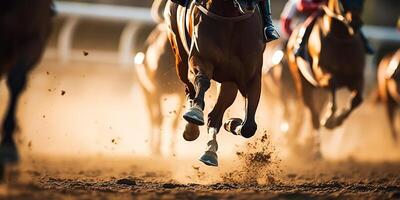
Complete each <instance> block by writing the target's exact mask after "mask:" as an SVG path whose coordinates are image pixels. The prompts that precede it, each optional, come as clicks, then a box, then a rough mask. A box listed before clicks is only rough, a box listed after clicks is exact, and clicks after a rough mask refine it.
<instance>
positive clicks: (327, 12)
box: [322, 5, 355, 35]
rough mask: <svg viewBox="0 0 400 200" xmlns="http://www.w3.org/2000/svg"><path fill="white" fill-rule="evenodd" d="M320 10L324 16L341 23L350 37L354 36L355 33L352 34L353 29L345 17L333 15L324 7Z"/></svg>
mask: <svg viewBox="0 0 400 200" xmlns="http://www.w3.org/2000/svg"><path fill="white" fill-rule="evenodd" d="M322 9H323V10H324V12H325V14H326V15H328V16H329V17H331V18H334V19H336V20H339V21H340V22H342V23H343V24H344V25H345V26H346V27H347V30H348V32H349V33H350V35H354V33H355V32H354V29H353V27H351V26H350V22H349V21H348V20H347V19H346V18H345V17H343V15H340V14H336V13H334V12H333V11H332V10H331V9H329V8H328V7H327V6H326V5H323V6H322Z"/></svg>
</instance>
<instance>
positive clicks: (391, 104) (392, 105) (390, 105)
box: [386, 95, 397, 143]
mask: <svg viewBox="0 0 400 200" xmlns="http://www.w3.org/2000/svg"><path fill="white" fill-rule="evenodd" d="M396 106H397V105H396V102H395V101H394V100H393V99H392V98H391V97H390V96H389V95H388V100H387V102H386V113H387V116H388V119H389V126H390V132H391V133H392V138H393V141H394V142H395V143H397V133H396V128H395V113H396Z"/></svg>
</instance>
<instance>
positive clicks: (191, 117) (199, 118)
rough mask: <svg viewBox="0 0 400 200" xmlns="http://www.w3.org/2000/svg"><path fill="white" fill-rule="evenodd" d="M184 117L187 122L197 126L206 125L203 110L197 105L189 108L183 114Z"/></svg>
mask: <svg viewBox="0 0 400 200" xmlns="http://www.w3.org/2000/svg"><path fill="white" fill-rule="evenodd" d="M183 118H184V119H185V120H186V121H187V122H189V123H192V124H195V125H197V126H203V125H204V114H203V111H202V110H201V109H200V108H199V107H197V106H193V107H191V108H189V110H188V111H187V112H186V113H185V114H184V115H183Z"/></svg>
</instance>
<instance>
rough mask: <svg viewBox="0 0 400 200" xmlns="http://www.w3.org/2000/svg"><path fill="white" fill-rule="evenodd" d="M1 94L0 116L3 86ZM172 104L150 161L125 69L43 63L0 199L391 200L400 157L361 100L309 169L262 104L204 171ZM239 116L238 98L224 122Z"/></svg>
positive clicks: (24, 106)
mask: <svg viewBox="0 0 400 200" xmlns="http://www.w3.org/2000/svg"><path fill="white" fill-rule="evenodd" d="M91 56H95V55H91ZM0 91H1V97H2V101H1V104H0V111H1V112H2V113H4V109H5V105H6V103H5V102H6V100H7V92H6V90H5V87H4V82H3V83H2V84H1V85H0ZM175 102H176V100H175V99H174V97H166V98H165V100H164V104H165V106H164V109H163V110H164V113H165V114H164V115H165V118H166V120H165V121H166V125H165V126H164V127H163V128H162V133H163V138H164V142H163V145H162V150H163V156H159V157H156V156H152V154H151V153H150V150H149V144H148V140H149V136H148V135H149V134H148V133H149V131H150V129H149V126H150V123H149V121H148V120H147V117H148V116H147V114H146V109H145V106H144V105H145V104H144V100H143V97H142V95H141V91H140V89H139V88H138V87H137V84H135V79H134V73H133V70H132V69H131V68H125V69H122V68H120V67H118V66H115V65H111V64H103V65H99V64H93V63H82V62H81V63H73V62H72V63H67V64H61V63H58V62H56V61H53V60H45V61H44V62H43V63H42V64H41V65H40V66H39V67H38V68H37V69H35V71H34V72H33V73H32V74H31V76H30V82H29V85H28V88H27V91H26V92H25V93H24V95H23V96H22V98H21V101H20V105H19V109H18V114H17V117H18V119H19V121H20V129H19V131H18V134H17V140H18V142H19V147H20V150H21V154H22V162H21V165H20V166H19V167H10V168H8V169H7V180H6V182H5V183H3V184H2V185H1V186H0V199H132V198H133V199H400V150H399V147H398V146H395V145H393V143H392V141H391V140H390V135H389V133H388V129H387V124H386V123H387V122H386V118H385V115H384V113H383V112H382V110H383V109H382V108H381V106H376V105H374V104H371V103H366V104H365V105H363V107H362V108H360V109H359V110H357V111H356V112H355V113H354V115H352V118H351V119H349V120H348V121H347V122H346V123H345V124H344V126H343V127H342V128H340V129H338V130H336V131H335V132H334V133H332V132H328V131H326V130H322V131H321V141H322V142H321V143H322V147H321V148H322V153H323V155H324V157H325V160H324V161H318V162H317V161H310V160H306V159H304V158H305V157H306V156H302V155H301V154H300V155H297V156H294V157H288V156H287V153H285V152H286V151H285V146H284V144H285V143H284V139H283V137H284V136H283V135H282V134H279V133H277V131H275V130H276V129H277V127H278V125H277V123H276V122H277V121H279V117H278V116H279V114H276V113H271V112H270V109H269V107H267V106H264V105H263V103H261V105H260V109H259V112H258V115H257V119H258V121H259V122H260V123H259V133H258V134H257V135H258V138H254V139H252V140H245V139H243V138H239V137H234V136H232V135H229V134H227V133H226V132H225V131H221V133H220V134H219V136H218V139H219V142H220V145H219V146H220V150H219V157H220V167H219V168H210V167H206V166H204V165H202V164H201V163H199V162H198V161H197V159H198V157H199V156H200V155H201V153H202V152H203V150H204V147H205V141H206V136H205V134H202V135H201V137H200V138H199V139H198V140H197V141H195V142H191V143H189V142H185V141H183V140H182V139H181V136H180V134H179V133H180V132H181V130H182V128H181V129H180V130H179V131H178V134H172V133H171V131H170V128H169V125H168V123H169V122H170V121H171V120H172V119H173V118H174V117H175V114H174V112H173V111H174V110H175V109H176V103H175ZM208 102H209V103H207V109H208V110H209V109H210V107H211V105H212V101H211V100H210V101H208ZM261 102H263V101H261ZM242 112H243V102H242V101H241V100H240V98H239V101H238V105H236V106H234V107H233V108H232V109H230V110H229V111H228V112H227V115H228V116H231V117H232V116H242ZM202 131H203V132H204V131H205V130H204V129H202ZM264 136H265V137H264ZM174 139H176V141H177V146H176V151H174V152H173V151H171V149H170V148H169V143H170V141H171V140H174Z"/></svg>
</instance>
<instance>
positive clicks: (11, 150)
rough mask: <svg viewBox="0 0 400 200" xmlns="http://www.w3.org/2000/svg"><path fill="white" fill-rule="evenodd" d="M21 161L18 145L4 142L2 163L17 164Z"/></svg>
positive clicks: (2, 145) (0, 156)
mask: <svg viewBox="0 0 400 200" xmlns="http://www.w3.org/2000/svg"><path fill="white" fill-rule="evenodd" d="M18 161H19V155H18V150H17V146H16V145H15V144H14V143H11V144H8V143H3V144H1V146H0V163H1V164H15V163H18Z"/></svg>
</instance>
